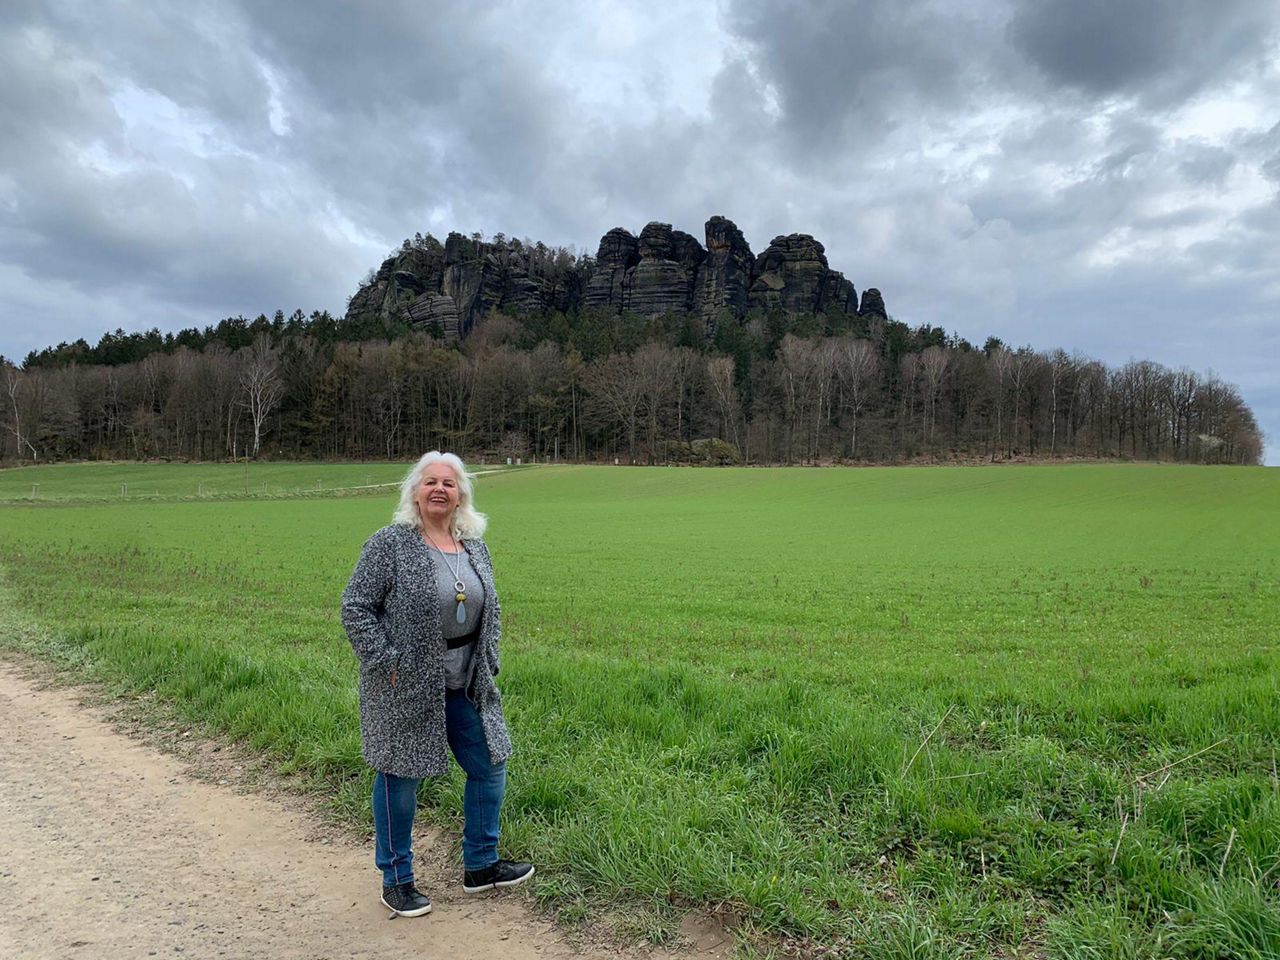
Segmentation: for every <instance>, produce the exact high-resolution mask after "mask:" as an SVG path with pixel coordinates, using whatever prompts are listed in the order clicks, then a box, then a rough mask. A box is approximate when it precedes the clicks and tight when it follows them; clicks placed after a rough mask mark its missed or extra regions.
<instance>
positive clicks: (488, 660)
mask: <svg viewBox="0 0 1280 960" xmlns="http://www.w3.org/2000/svg"><path fill="white" fill-rule="evenodd" d="M462 546H463V548H464V549H465V550H466V551H467V553H468V554H469V555H470V558H471V565H472V567H473V569H474V570H475V572H476V574H477V575H478V576H479V577H480V582H481V583H483V584H484V591H485V604H484V608H483V610H482V611H481V615H480V636H479V638H478V639H477V640H476V642H475V652H474V654H473V656H472V658H471V678H470V681H469V682H468V684H467V687H466V689H467V696H468V697H470V698H471V700H472V702H473V703H474V704H475V705H476V710H477V712H478V713H479V714H480V720H481V722H482V723H483V725H484V736H485V741H486V743H487V744H488V747H489V758H490V760H491V761H492V762H493V763H494V764H495V765H496V764H499V763H502V762H504V761H505V760H506V759H507V758H508V757H510V756H511V737H510V735H509V734H508V733H507V724H506V720H505V719H504V718H503V715H502V695H501V694H500V693H499V692H498V687H497V684H496V683H494V679H493V678H494V677H495V676H497V673H498V669H499V666H500V664H499V659H498V639H499V637H500V636H501V634H502V620H501V608H500V607H499V604H498V593H497V590H496V589H495V588H494V585H493V562H492V560H491V559H490V557H489V548H488V547H487V546H485V543H484V541H483V540H463V541H462ZM437 562H438V561H436V560H434V559H433V558H432V556H431V551H430V550H428V549H427V545H426V544H425V543H424V542H423V540H422V536H421V535H420V534H419V533H418V531H417V530H416V529H414V528H413V527H408V526H404V525H401V524H391V525H390V526H386V527H383V528H382V529H381V530H379V531H377V532H376V533H375V534H374V535H373V536H371V537H370V538H369V539H368V540H367V541H366V542H365V545H364V549H363V550H362V551H361V552H360V559H359V561H357V563H356V568H355V571H354V572H353V573H352V574H351V580H350V582H349V583H348V584H347V588H346V590H344V591H343V592H342V625H343V626H344V627H346V630H347V638H348V639H349V640H350V641H351V647H352V649H353V650H354V651H355V654H356V658H357V659H358V660H359V661H360V745H361V750H362V753H363V755H364V759H365V762H366V763H368V764H369V766H371V767H373V768H374V769H375V770H381V771H382V772H383V773H390V774H392V775H394V776H397V777H439V776H444V775H445V774H446V773H448V771H449V756H448V748H447V744H446V740H445V714H444V697H445V671H444V655H445V650H446V645H445V639H444V635H443V634H442V633H441V623H440V598H439V596H438V595H437V594H436V589H435V564H436V563H437ZM393 672H394V675H395V678H396V682H395V683H394V684H392V682H391V677H392V674H393Z"/></svg>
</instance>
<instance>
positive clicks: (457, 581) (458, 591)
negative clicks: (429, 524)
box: [422, 527, 467, 623]
mask: <svg viewBox="0 0 1280 960" xmlns="http://www.w3.org/2000/svg"><path fill="white" fill-rule="evenodd" d="M422 535H423V536H424V537H426V538H427V543H429V544H431V546H433V547H435V550H436V553H438V554H440V556H442V557H444V563H445V567H446V569H448V570H449V571H450V572H451V573H452V574H453V593H454V597H453V598H454V599H455V600H457V601H458V610H457V613H455V614H454V616H455V618H456V619H457V621H458V622H459V623H466V622H467V608H466V606H465V604H466V602H467V591H466V585H465V584H463V582H462V564H463V563H464V562H465V558H466V551H465V550H462V549H461V544H459V543H458V542H457V541H456V540H454V539H453V534H450V535H449V542H450V543H451V544H452V545H453V546H455V547H459V550H458V552H457V553H453V554H449V553H445V552H444V551H443V550H441V549H440V548H439V547H436V542H435V541H434V540H432V539H431V534H429V533H427V528H426V527H423V528H422ZM451 556H453V557H457V558H458V562H457V564H454V563H452V562H451V561H450V560H449V558H450V557H451Z"/></svg>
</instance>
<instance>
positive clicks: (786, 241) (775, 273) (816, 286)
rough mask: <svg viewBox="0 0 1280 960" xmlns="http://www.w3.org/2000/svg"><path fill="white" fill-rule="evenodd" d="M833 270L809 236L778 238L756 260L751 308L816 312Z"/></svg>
mask: <svg viewBox="0 0 1280 960" xmlns="http://www.w3.org/2000/svg"><path fill="white" fill-rule="evenodd" d="M830 272H831V270H830V269H829V268H828V266H827V257H826V253H825V251H824V250H823V248H822V244H820V243H819V242H818V241H817V240H815V239H813V237H811V236H809V235H808V234H807V233H793V234H790V235H789V236H785V237H774V238H773V242H772V243H770V244H769V246H768V247H766V248H765V251H764V253H762V254H760V256H758V257H756V262H755V268H754V270H753V274H754V279H753V280H752V281H751V300H750V303H751V306H753V307H760V308H762V309H764V310H783V311H785V312H787V313H795V314H800V313H814V312H816V311H817V309H818V304H819V302H820V301H821V299H822V285H823V282H824V281H825V280H826V278H827V274H828V273H830Z"/></svg>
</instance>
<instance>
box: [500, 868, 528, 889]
mask: <svg viewBox="0 0 1280 960" xmlns="http://www.w3.org/2000/svg"><path fill="white" fill-rule="evenodd" d="M535 873H537V868H536V867H530V868H529V872H528V873H526V874H525V875H524V876H523V877H516V878H515V879H514V880H506V881H504V882H502V883H495V884H494V886H495V887H518V886H520V884H522V883H524V882H525V881H526V880H528V879H529V878H530V877H532V876H533V875H534V874H535Z"/></svg>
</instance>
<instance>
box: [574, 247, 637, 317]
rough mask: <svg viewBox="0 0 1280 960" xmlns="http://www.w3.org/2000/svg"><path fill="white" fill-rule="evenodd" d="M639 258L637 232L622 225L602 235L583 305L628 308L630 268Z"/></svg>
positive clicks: (583, 296)
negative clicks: (627, 287)
mask: <svg viewBox="0 0 1280 960" xmlns="http://www.w3.org/2000/svg"><path fill="white" fill-rule="evenodd" d="M639 261H640V251H639V243H638V241H637V240H636V238H635V235H634V234H632V233H631V231H629V230H623V229H622V227H614V228H613V229H612V230H610V231H609V232H608V233H606V234H605V235H604V236H603V237H601V238H600V246H599V248H598V249H597V250H596V265H595V270H594V271H592V274H591V279H590V280H588V281H587V289H586V292H585V293H584V294H583V295H582V305H583V306H584V307H613V308H614V309H615V310H619V311H621V310H623V309H625V307H626V297H625V294H624V287H625V280H626V276H627V271H628V270H630V269H631V268H632V267H634V266H635V265H636V264H637V263H638V262H639Z"/></svg>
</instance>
